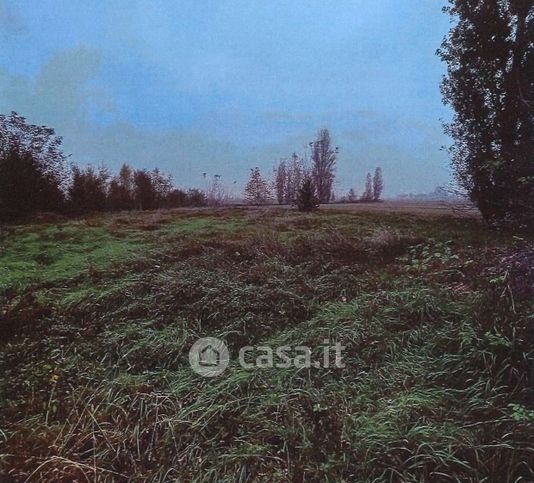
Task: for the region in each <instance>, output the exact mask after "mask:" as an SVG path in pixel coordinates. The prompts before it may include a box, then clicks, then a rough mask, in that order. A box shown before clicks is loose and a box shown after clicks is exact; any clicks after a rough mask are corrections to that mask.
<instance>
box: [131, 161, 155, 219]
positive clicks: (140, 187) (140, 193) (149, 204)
mask: <svg viewBox="0 0 534 483" xmlns="http://www.w3.org/2000/svg"><path fill="white" fill-rule="evenodd" d="M133 179H134V199H135V207H136V208H137V209H138V210H153V209H155V208H156V190H155V189H154V185H153V183H152V177H151V176H150V173H149V172H148V171H147V170H146V169H138V170H137V171H135V172H134V175H133Z"/></svg>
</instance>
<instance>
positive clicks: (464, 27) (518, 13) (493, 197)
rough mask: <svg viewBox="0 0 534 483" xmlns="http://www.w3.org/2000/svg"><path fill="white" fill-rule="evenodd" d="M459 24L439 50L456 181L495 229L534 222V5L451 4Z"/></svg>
mask: <svg viewBox="0 0 534 483" xmlns="http://www.w3.org/2000/svg"><path fill="white" fill-rule="evenodd" d="M449 3H450V6H449V7H448V8H446V9H445V10H446V11H448V13H449V14H450V15H451V17H452V18H453V20H454V26H453V28H452V30H451V32H450V33H449V35H448V37H447V38H446V39H445V40H444V42H443V45H442V48H441V49H440V50H439V51H438V54H439V55H440V56H441V58H442V60H444V61H445V62H446V63H447V65H448V74H447V76H446V78H445V79H444V81H443V84H442V93H443V98H444V102H445V103H446V104H449V105H450V106H451V107H452V108H453V109H454V111H455V116H454V119H453V121H452V122H451V123H450V124H449V125H447V126H446V132H447V133H448V134H449V135H451V136H452V138H453V139H454V144H453V146H452V147H451V148H450V153H451V157H452V163H453V166H454V168H455V173H456V177H457V179H458V182H459V184H460V185H461V186H462V187H463V188H464V189H465V190H466V191H467V192H468V193H469V195H470V197H471V199H472V201H474V202H475V203H476V204H477V206H478V207H479V209H480V211H481V213H482V215H483V216H484V218H485V219H486V220H487V221H489V222H491V223H494V224H497V225H503V224H510V225H511V226H518V225H528V224H529V223H530V224H532V222H533V221H534V5H533V3H532V0H449Z"/></svg>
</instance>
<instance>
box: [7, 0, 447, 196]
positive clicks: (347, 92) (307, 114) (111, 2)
mask: <svg viewBox="0 0 534 483" xmlns="http://www.w3.org/2000/svg"><path fill="white" fill-rule="evenodd" d="M448 28H449V22H448V18H447V17H446V15H444V14H443V13H442V12H441V4H440V2H439V1H436V0H409V1H398V0H350V1H349V0H270V1H262V0H202V1H199V0H160V1H157V2H155V1H151V0H99V1H96V0H95V1H91V2H89V1H87V0H84V1H79V0H68V1H67V0H40V1H35V0H32V1H30V0H17V1H15V0H0V32H1V33H0V112H9V111H10V110H16V111H18V112H19V113H20V114H23V115H25V116H26V117H27V118H28V119H29V120H30V121H31V122H34V123H44V124H48V125H51V126H53V127H55V128H56V130H57V132H58V133H59V134H60V135H62V136H63V137H64V145H65V150H66V151H67V152H68V153H71V154H72V158H73V159H75V160H77V161H78V162H80V163H94V164H98V163H101V162H104V163H105V164H107V165H109V166H110V167H112V168H116V167H118V166H119V165H120V164H121V163H122V162H124V161H127V162H130V163H131V164H133V165H134V166H138V167H149V168H151V167H154V166H159V167H161V168H163V169H165V170H167V171H170V172H171V173H172V174H173V175H174V177H175V179H176V182H177V184H179V185H182V186H194V185H201V184H202V179H201V177H202V173H203V172H208V173H213V174H221V175H222V176H223V180H225V181H226V182H227V183H228V184H229V185H231V184H232V182H233V181H234V180H236V181H237V182H238V183H237V186H241V185H242V184H243V183H244V181H245V180H246V177H247V175H248V172H249V168H251V167H254V166H260V167H261V168H262V169H263V170H264V172H265V173H266V174H268V173H270V171H271V169H272V166H273V165H274V164H275V163H276V161H277V160H278V159H279V158H280V157H284V156H289V155H290V154H291V153H292V152H293V151H299V152H302V151H303V149H304V148H303V147H304V145H306V144H307V143H308V142H309V141H311V140H312V139H313V138H314V136H315V133H316V131H317V130H318V129H319V128H321V127H328V128H329V129H330V130H331V133H332V137H333V139H334V142H335V144H336V145H337V146H339V148H340V155H339V166H338V177H337V178H338V181H337V185H336V189H337V190H338V191H339V192H340V193H342V192H345V191H346V190H348V188H349V187H352V186H354V187H356V188H357V189H358V190H361V188H362V185H363V181H364V177H365V173H366V172H367V171H369V170H372V169H374V167H375V166H377V165H380V166H382V167H383V169H384V175H385V180H386V188H387V193H386V194H388V195H394V194H397V193H402V192H417V191H429V190H432V189H433V188H434V187H435V186H436V185H437V184H444V183H447V182H448V181H449V176H450V175H449V167H448V159H447V155H446V154H445V153H444V152H443V151H441V150H440V148H441V146H442V145H444V144H445V145H446V144H448V143H449V141H448V139H447V138H446V137H445V136H444V135H443V134H442V130H441V123H440V119H441V118H444V119H447V118H448V117H449V115H450V114H449V112H448V110H447V109H446V108H445V107H444V106H443V105H442V103H441V98H440V92H439V82H440V79H441V76H442V75H443V72H444V66H443V65H442V64H441V63H440V61H439V59H438V58H437V57H436V55H435V51H436V49H437V48H438V47H439V45H440V42H441V40H442V38H443V36H444V35H445V34H446V33H447V30H448Z"/></svg>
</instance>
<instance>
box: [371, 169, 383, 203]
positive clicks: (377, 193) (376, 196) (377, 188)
mask: <svg viewBox="0 0 534 483" xmlns="http://www.w3.org/2000/svg"><path fill="white" fill-rule="evenodd" d="M383 190H384V178H383V176H382V168H380V167H378V168H376V169H375V175H374V176H373V200H375V201H379V200H380V197H381V196H382V191H383Z"/></svg>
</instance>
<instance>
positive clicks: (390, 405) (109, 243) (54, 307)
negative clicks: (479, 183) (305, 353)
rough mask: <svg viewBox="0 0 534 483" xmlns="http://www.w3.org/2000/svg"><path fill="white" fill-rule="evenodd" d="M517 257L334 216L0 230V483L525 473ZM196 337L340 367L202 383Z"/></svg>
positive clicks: (529, 316) (100, 222) (194, 218)
mask: <svg viewBox="0 0 534 483" xmlns="http://www.w3.org/2000/svg"><path fill="white" fill-rule="evenodd" d="M531 247H532V239H530V240H529V239H528V238H519V237H512V236H507V235H497V234H495V233H491V232H489V231H487V230H486V229H485V228H484V227H482V226H481V225H480V224H479V222H478V221H476V220H475V219H461V218H452V217H434V218H431V217H428V216H427V217H418V216H416V215H409V214H391V213H389V214H388V213H351V212H350V211H343V212H341V211H339V212H337V211H335V210H328V211H323V212H319V213H317V214H312V215H303V214H299V213H296V212H292V211H277V210H274V209H270V210H265V211H263V210H250V211H249V210H218V211H198V212H194V211H193V212H185V211H184V212H180V211H177V212H157V213H140V214H117V215H105V216H101V217H91V218H87V219H82V220H75V221H65V222H63V221H57V222H54V223H41V224H35V225H31V226H16V227H13V226H11V227H3V228H2V231H1V236H0V250H1V251H0V330H1V342H0V371H1V382H0V384H1V385H0V481H2V482H9V481H31V482H33V481H43V482H51V483H52V482H54V483H55V482H74V481H78V482H83V481H98V482H112V481H117V482H167V481H169V482H170V481H183V482H189V481H227V482H233V481H239V482H245V481H263V482H276V481H293V482H301V481H307V482H314V481H317V482H319V481H326V482H343V481H344V482H355V481H402V482H412V481H413V482H419V481H425V482H430V481H432V482H433V481H472V482H481V481H492V482H508V481H509V482H518V481H525V482H526V481H529V480H530V481H532V480H533V479H534V397H533V393H534V310H533V309H534V296H533V285H534V270H533V266H534V252H533V250H532V248H531ZM202 336H213V337H220V338H222V339H224V340H225V341H226V343H227V344H228V346H229V348H230V352H231V355H232V356H235V355H236V354H237V352H238V350H239V348H240V347H242V346H243V345H271V346H274V347H277V346H281V345H292V346H295V345H308V346H310V347H317V348H318V349H319V348H320V346H321V345H322V343H323V341H324V340H325V339H329V340H331V341H333V343H335V342H341V343H342V345H343V346H345V347H346V349H345V352H344V362H345V364H346V367H345V368H343V369H316V368H313V369H295V368H286V369H260V368H256V369H244V368H242V367H240V366H239V365H238V363H237V361H236V360H235V359H236V358H235V357H233V359H232V363H231V365H230V367H229V368H228V369H227V370H226V372H224V373H223V374H222V375H220V376H218V377H216V378H214V379H207V378H203V377H201V376H199V375H196V374H195V373H194V372H193V371H192V370H191V369H190V367H189V363H188V351H189V348H190V346H191V345H192V344H193V343H194V342H195V341H196V340H197V339H198V338H199V337H202Z"/></svg>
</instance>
